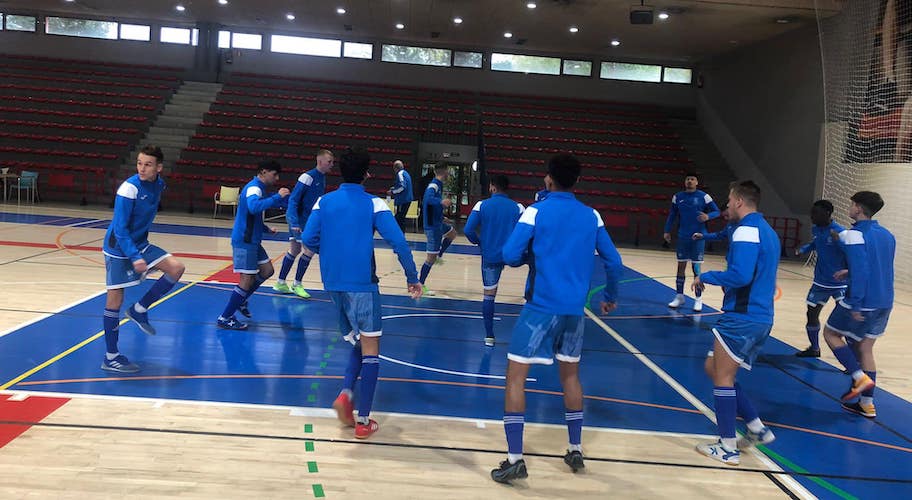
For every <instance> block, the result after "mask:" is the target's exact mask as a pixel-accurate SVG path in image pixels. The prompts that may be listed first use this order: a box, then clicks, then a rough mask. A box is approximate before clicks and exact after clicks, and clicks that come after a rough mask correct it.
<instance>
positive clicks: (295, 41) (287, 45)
mask: <svg viewBox="0 0 912 500" xmlns="http://www.w3.org/2000/svg"><path fill="white" fill-rule="evenodd" d="M235 36H237V35H236V34H235ZM270 40H271V49H272V51H273V52H281V53H283V54H301V55H305V56H321V57H340V56H341V55H342V40H327V39H324V38H305V37H300V36H284V35H272V37H271V39H270Z"/></svg>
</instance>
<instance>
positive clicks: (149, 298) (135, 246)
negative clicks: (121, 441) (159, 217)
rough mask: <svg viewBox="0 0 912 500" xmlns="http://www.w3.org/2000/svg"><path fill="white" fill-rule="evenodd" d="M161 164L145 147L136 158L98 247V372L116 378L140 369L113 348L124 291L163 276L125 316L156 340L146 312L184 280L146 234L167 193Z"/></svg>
mask: <svg viewBox="0 0 912 500" xmlns="http://www.w3.org/2000/svg"><path fill="white" fill-rule="evenodd" d="M164 161H165V155H164V154H163V153H162V150H161V148H159V147H157V146H151V145H148V146H144V147H143V148H142V149H140V151H139V155H137V157H136V175H133V176H131V177H130V178H128V179H127V180H125V181H124V182H123V183H122V184H121V185H120V187H119V188H117V195H116V196H115V198H114V217H113V218H112V220H111V225H110V226H108V230H107V232H106V233H105V238H104V245H103V246H102V252H103V253H104V259H105V274H106V280H105V281H106V285H107V290H108V291H107V296H106V298H105V310H104V321H103V323H104V334H105V335H104V336H105V350H106V352H105V357H104V359H103V360H102V362H101V369H102V370H107V371H111V372H119V373H136V372H138V371H139V366H137V365H136V364H135V363H133V362H131V361H130V360H129V359H127V357H126V356H124V355H123V354H121V353H120V351H119V350H118V348H117V340H118V338H119V336H120V307H121V306H122V305H123V299H124V289H125V288H129V287H131V286H136V285H138V284H140V282H142V280H143V278H145V276H146V274H148V273H149V272H150V271H153V270H156V269H157V270H160V271H161V272H162V273H163V274H162V277H161V278H159V279H158V281H156V282H155V284H154V285H152V288H150V289H149V291H147V292H146V294H145V295H143V297H142V298H141V299H139V302H137V303H135V304H133V305H132V306H130V307H129V308H128V309H127V311H126V313H125V314H126V316H127V317H128V318H130V319H132V320H133V322H135V323H136V326H138V327H139V329H140V330H142V331H143V332H144V333H146V334H148V335H155V328H153V327H152V325H151V324H149V313H148V310H149V308H150V307H152V304H153V303H155V301H157V300H158V299H160V298H162V297H163V296H164V295H165V294H166V293H168V291H170V290H171V289H172V288H173V287H174V284H175V283H177V282H178V281H179V280H180V279H181V276H183V274H184V265H183V264H182V263H181V262H180V261H179V260H177V259H176V258H174V256H172V255H171V254H169V253H168V252H166V251H165V250H162V249H161V248H159V247H157V246H155V245H153V244H151V243H149V229H150V228H151V227H152V221H153V220H154V219H155V214H156V212H158V204H159V202H160V201H161V194H162V191H164V190H165V181H164V180H163V179H162V178H161V175H160V174H161V171H162V167H163V166H164V165H163V164H164Z"/></svg>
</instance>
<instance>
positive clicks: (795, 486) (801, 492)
mask: <svg viewBox="0 0 912 500" xmlns="http://www.w3.org/2000/svg"><path fill="white" fill-rule="evenodd" d="M585 313H586V316H589V319H591V320H592V321H594V322H595V324H597V325H598V326H600V327H601V328H602V330H605V332H606V333H607V334H608V335H611V336H612V337H613V338H614V340H616V341H617V342H618V343H619V344H621V345H622V346H624V348H625V349H627V350H628V351H630V354H633V356H634V357H635V358H637V359H638V360H640V362H641V363H643V364H644V365H646V367H647V368H649V369H650V370H652V372H653V373H655V374H656V375H658V377H659V378H660V379H662V380H663V381H665V383H666V384H668V385H669V386H671V388H672V389H674V390H675V392H677V393H678V394H680V395H681V397H683V398H684V399H686V400H687V402H688V403H690V404H691V405H693V407H694V408H696V409H697V410H700V412H701V413H702V414H703V415H705V416H706V418H708V419H709V420H710V421H711V422H712V423H714V424H715V423H716V413H715V412H714V411H712V410H711V409H709V407H708V406H706V405H705V404H703V402H702V401H700V400H699V399H697V397H696V396H694V395H693V394H691V392H690V391H688V390H687V389H686V388H685V387H684V386H683V385H681V384H680V383H679V382H678V381H677V380H675V379H674V377H672V376H671V375H669V374H668V372H666V371H665V370H663V369H661V368H660V367H659V366H658V365H657V364H655V363H654V362H653V361H652V360H651V359H649V357H648V356H646V355H645V354H643V353H641V352H640V351H639V349H637V348H636V347H635V346H634V345H633V344H631V343H630V342H628V341H627V339H625V338H624V337H622V336H621V334H619V333H618V332H616V331H615V330H614V329H613V328H611V327H610V326H608V325H607V324H606V323H605V322H604V321H602V320H601V318H599V317H598V316H596V315H595V314H593V312H592V311H590V310H589V309H585ZM716 438H718V436H712V437H711V439H716ZM750 453H751V455H753V456H754V457H755V458H757V460H759V461H760V462H761V463H762V464H763V465H765V466H766V467H767V468H768V469H770V470H772V471H776V472H784V471H783V470H782V468H781V467H779V466H778V465H777V464H776V463H775V462H773V461H772V460H770V458H769V457H767V456H766V455H765V454H763V453H761V452H760V451H759V450H757V449H756V448H754V447H751V448H750ZM778 479H779V480H780V481H782V482H783V483H784V484H786V485H787V486H788V487H789V489H790V490H791V491H792V493H794V494H796V495H797V496H798V497H800V498H805V499H815V498H817V497H816V496H814V495H813V494H812V493H811V492H810V491H808V490H807V489H806V488H805V487H804V486H802V485H801V483H799V482H798V481H796V480H795V478H794V477H792V476H791V475H789V474H782V475H778Z"/></svg>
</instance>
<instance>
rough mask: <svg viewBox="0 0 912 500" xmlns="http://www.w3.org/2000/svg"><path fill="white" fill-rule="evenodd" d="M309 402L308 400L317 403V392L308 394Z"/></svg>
mask: <svg viewBox="0 0 912 500" xmlns="http://www.w3.org/2000/svg"><path fill="white" fill-rule="evenodd" d="M307 402H308V403H316V402H317V395H316V394H308V395H307Z"/></svg>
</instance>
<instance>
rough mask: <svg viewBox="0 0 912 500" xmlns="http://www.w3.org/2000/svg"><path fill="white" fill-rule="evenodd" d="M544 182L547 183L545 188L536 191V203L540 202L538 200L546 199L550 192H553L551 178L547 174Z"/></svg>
mask: <svg viewBox="0 0 912 500" xmlns="http://www.w3.org/2000/svg"><path fill="white" fill-rule="evenodd" d="M544 183H545V189H542V190H541V191H538V192H537V193H535V201H534V203H538V202H540V201H542V200H544V199H545V198H547V197H548V193H550V192H551V179H550V178H549V177H548V176H547V175H546V176H545V180H544Z"/></svg>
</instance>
